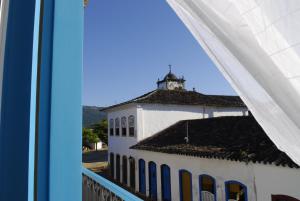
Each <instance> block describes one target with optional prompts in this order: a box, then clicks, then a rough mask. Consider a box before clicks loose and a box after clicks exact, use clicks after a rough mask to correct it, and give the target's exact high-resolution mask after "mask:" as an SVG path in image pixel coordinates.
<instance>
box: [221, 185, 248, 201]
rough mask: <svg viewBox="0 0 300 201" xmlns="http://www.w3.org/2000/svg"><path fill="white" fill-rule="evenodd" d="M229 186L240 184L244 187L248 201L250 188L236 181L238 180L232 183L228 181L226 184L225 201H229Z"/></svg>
mask: <svg viewBox="0 0 300 201" xmlns="http://www.w3.org/2000/svg"><path fill="white" fill-rule="evenodd" d="M229 184H239V185H240V186H242V187H243V188H245V201H248V188H247V186H246V185H245V184H243V183H241V182H239V181H236V180H230V181H226V182H225V198H226V199H225V200H226V201H228V200H229V189H228V188H227V185H229Z"/></svg>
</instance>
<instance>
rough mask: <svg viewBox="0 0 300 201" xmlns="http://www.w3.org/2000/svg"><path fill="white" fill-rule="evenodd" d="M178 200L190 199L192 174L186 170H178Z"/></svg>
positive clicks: (191, 197) (190, 200) (191, 198)
mask: <svg viewBox="0 0 300 201" xmlns="http://www.w3.org/2000/svg"><path fill="white" fill-rule="evenodd" d="M179 188H180V189H179V190H180V201H192V200H193V191H192V174H191V173H190V172H189V171H187V170H180V171H179Z"/></svg>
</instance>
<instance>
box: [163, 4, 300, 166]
mask: <svg viewBox="0 0 300 201" xmlns="http://www.w3.org/2000/svg"><path fill="white" fill-rule="evenodd" d="M167 1H168V3H169V4H170V6H171V7H172V8H173V9H174V10H175V12H176V13H177V15H178V16H179V17H180V18H181V20H182V21H183V22H184V24H185V25H186V26H187V27H188V28H189V30H190V31H191V32H192V34H193V35H194V36H195V38H196V39H197V40H198V42H199V43H200V44H201V46H202V47H203V48H204V50H205V51H206V53H207V54H208V55H209V56H210V58H211V59H212V60H213V61H214V63H215V64H216V66H217V67H218V68H219V70H220V71H221V72H222V74H223V75H224V76H225V78H226V79H227V80H228V82H229V83H230V84H231V86H232V87H233V88H234V89H235V90H236V92H237V93H238V94H239V95H240V96H241V98H242V99H243V101H244V102H245V103H246V105H247V106H248V108H249V109H250V110H251V112H252V114H253V115H254V117H255V118H256V120H257V121H258V122H259V123H260V125H261V126H262V127H263V129H264V130H265V132H266V133H267V134H268V136H269V137H270V139H271V140H272V141H273V142H274V143H275V144H276V145H277V147H278V148H279V149H280V150H282V151H284V152H286V153H287V154H288V155H289V156H290V157H291V158H292V159H293V160H294V161H295V162H296V163H297V164H298V165H300V58H299V56H300V0H167Z"/></svg>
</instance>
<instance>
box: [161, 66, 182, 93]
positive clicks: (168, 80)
mask: <svg viewBox="0 0 300 201" xmlns="http://www.w3.org/2000/svg"><path fill="white" fill-rule="evenodd" d="M157 89H163V90H185V79H184V77H181V78H178V77H177V76H176V75H175V74H173V73H172V66H171V65H169V73H168V74H167V75H166V76H165V77H164V79H163V80H160V79H158V81H157Z"/></svg>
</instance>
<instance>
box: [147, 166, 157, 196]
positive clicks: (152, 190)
mask: <svg viewBox="0 0 300 201" xmlns="http://www.w3.org/2000/svg"><path fill="white" fill-rule="evenodd" d="M149 197H150V198H151V199H153V200H157V173H156V164H155V163H154V162H153V161H151V162H149Z"/></svg>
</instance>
